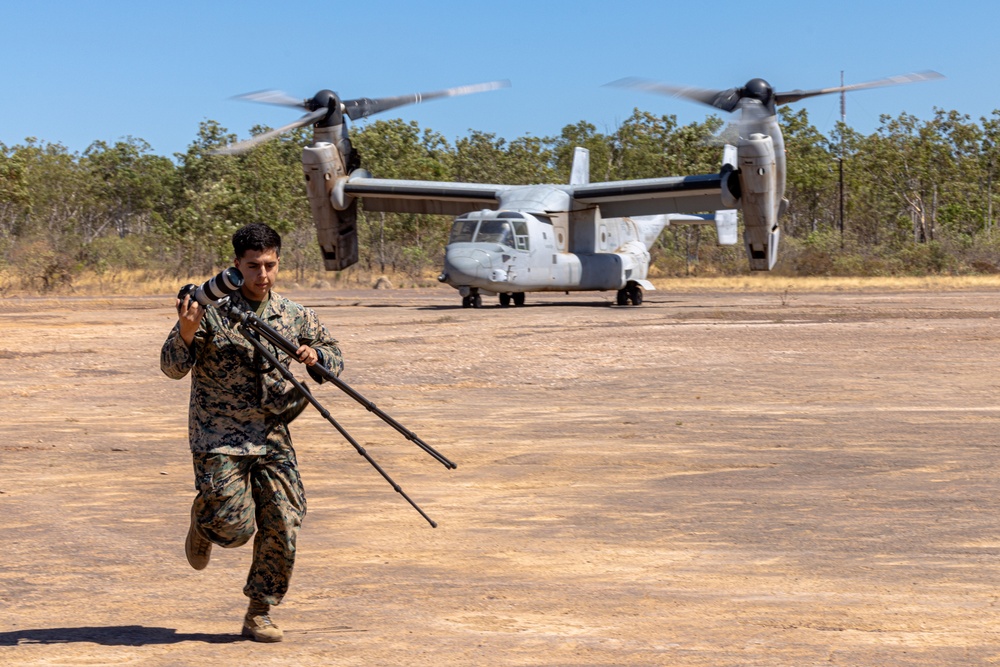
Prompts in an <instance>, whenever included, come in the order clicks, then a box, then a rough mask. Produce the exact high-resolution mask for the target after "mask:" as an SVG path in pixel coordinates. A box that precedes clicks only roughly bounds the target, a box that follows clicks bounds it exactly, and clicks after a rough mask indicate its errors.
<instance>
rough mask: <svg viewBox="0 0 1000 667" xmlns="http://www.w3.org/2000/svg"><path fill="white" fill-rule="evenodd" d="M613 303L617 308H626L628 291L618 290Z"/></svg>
mask: <svg viewBox="0 0 1000 667" xmlns="http://www.w3.org/2000/svg"><path fill="white" fill-rule="evenodd" d="M615 301H616V303H617V304H618V305H619V306H627V305H628V290H623V289H620V290H618V296H617V297H616V299H615Z"/></svg>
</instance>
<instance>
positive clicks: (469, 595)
mask: <svg viewBox="0 0 1000 667" xmlns="http://www.w3.org/2000/svg"><path fill="white" fill-rule="evenodd" d="M289 296H292V297H293V298H296V299H297V300H299V301H301V302H303V303H305V304H307V305H309V306H312V307H313V308H315V309H316V310H317V312H318V313H319V314H320V317H321V318H322V319H323V320H324V321H325V322H326V323H327V324H328V325H329V326H330V328H331V330H332V331H334V333H335V335H336V336H337V337H338V338H339V340H340V342H341V346H342V348H343V350H344V355H345V358H346V360H347V369H346V371H345V374H344V376H343V379H344V380H345V381H346V382H348V383H349V384H350V385H351V386H352V387H354V388H355V389H357V390H358V391H360V392H361V393H362V394H364V395H365V396H367V397H368V398H369V399H371V400H372V401H374V402H375V403H377V404H378V405H379V407H380V408H382V409H383V410H385V411H386V412H387V413H388V414H390V415H391V416H392V417H394V418H395V419H397V420H398V421H399V422H401V423H402V424H403V425H405V426H406V427H407V428H409V429H411V430H412V431H414V432H415V433H416V434H417V435H419V436H420V437H421V438H423V440H425V441H426V442H427V443H428V444H430V445H431V446H433V447H434V448H435V449H437V450H438V451H440V452H441V453H442V454H444V455H445V456H447V457H448V458H450V459H452V460H454V461H455V462H456V463H457V464H458V469H457V470H453V471H450V470H446V469H445V467H444V466H442V465H441V464H440V463H438V462H436V461H435V460H433V459H432V458H431V457H430V456H428V455H427V454H426V453H424V452H423V451H421V450H420V449H418V448H417V447H416V446H415V445H414V444H413V443H410V442H408V441H406V440H405V439H404V438H402V437H401V436H400V435H399V434H398V433H396V431H394V430H392V429H391V428H389V427H388V426H386V425H385V424H384V423H383V422H382V421H380V420H379V419H378V418H377V417H375V416H373V415H371V414H369V413H368V412H366V411H365V410H364V408H362V407H361V406H360V405H358V404H357V403H355V402H354V401H352V400H351V399H350V398H348V397H347V396H346V395H345V394H344V393H342V392H340V391H338V390H337V389H335V388H332V387H329V386H324V387H321V388H319V389H316V390H315V391H316V394H317V396H318V397H319V398H320V400H321V401H323V403H324V405H326V407H328V408H329V409H330V410H331V411H332V412H333V414H334V415H335V416H336V418H337V419H338V420H339V421H340V422H341V423H342V424H343V425H344V426H345V427H346V428H347V429H348V430H349V431H350V432H351V433H352V435H354V437H355V438H357V440H358V441H360V442H361V443H362V445H364V446H365V447H367V448H368V451H369V453H370V454H371V455H372V456H373V457H374V459H375V460H376V461H377V462H378V463H379V464H380V465H381V466H382V467H383V468H385V470H386V471H387V472H388V473H389V475H391V476H392V478H393V479H394V480H395V481H396V482H397V483H398V484H400V486H401V487H402V488H403V490H404V491H405V492H406V493H407V494H408V495H409V496H411V497H412V498H413V500H414V501H415V502H416V503H417V504H418V505H420V506H421V507H422V508H423V509H424V511H426V512H427V514H428V515H430V516H431V517H432V518H433V519H434V520H435V521H437V522H438V523H439V524H440V525H439V527H438V528H436V529H434V528H431V527H430V526H429V525H428V524H427V523H426V522H425V521H424V520H423V519H422V518H421V517H420V516H419V515H418V514H417V513H416V512H415V511H414V510H413V509H412V508H411V507H410V506H409V505H408V504H407V503H406V502H405V500H404V499H403V498H402V497H401V496H399V495H398V494H396V493H394V492H393V490H392V487H391V486H389V484H387V483H386V482H385V481H384V480H383V479H382V478H381V477H380V476H379V475H378V473H377V472H376V471H375V470H374V469H373V468H372V467H371V466H370V465H369V464H368V463H367V462H366V461H365V460H364V459H363V458H361V457H360V456H358V454H357V453H356V452H355V451H354V449H353V448H351V447H350V445H349V444H348V443H347V442H345V441H344V440H343V439H342V438H341V437H340V436H339V434H338V433H337V432H336V431H335V430H334V429H333V427H332V426H331V425H330V424H328V423H327V422H326V421H324V420H323V419H322V418H321V417H320V415H319V414H318V413H317V412H316V411H315V410H312V409H309V410H308V411H307V412H306V413H304V414H303V416H302V417H300V418H299V419H298V420H297V421H296V422H295V423H294V424H293V426H292V432H293V437H294V440H295V443H296V449H297V451H298V453H299V461H300V465H301V468H302V471H303V477H304V480H305V484H306V491H307V494H308V497H309V514H308V516H307V517H306V521H305V524H304V526H303V530H302V533H301V534H300V538H299V556H298V561H297V564H296V572H295V577H294V579H293V581H292V588H291V591H290V592H289V595H288V597H287V598H286V599H285V602H284V603H283V604H282V605H281V606H280V607H277V608H276V609H275V611H274V614H273V617H274V619H275V621H276V622H277V623H278V625H279V626H281V627H282V628H283V629H284V630H285V637H286V638H285V642H284V643H282V644H276V645H263V644H255V643H253V642H248V641H245V640H242V639H241V638H240V637H239V634H238V633H239V629H240V621H241V617H242V614H243V611H244V608H245V604H246V599H245V598H244V597H243V595H242V585H243V580H244V577H245V575H246V570H247V567H248V565H249V556H250V551H249V548H248V547H244V548H241V549H234V550H223V549H219V548H216V550H215V551H214V553H213V558H212V562H211V564H210V565H209V567H208V568H207V569H206V570H204V571H201V572H196V571H194V570H192V569H191V568H190V567H189V566H188V565H187V562H186V561H185V559H184V554H183V542H184V535H185V533H186V531H187V524H188V513H189V507H190V501H191V498H192V497H193V480H192V473H191V461H190V455H189V454H188V451H187V428H186V424H187V422H186V419H187V417H186V413H187V396H188V389H189V383H188V381H187V380H186V379H185V380H182V381H173V380H169V379H167V378H166V377H165V376H164V375H162V374H161V373H160V370H159V367H158V354H159V349H160V345H161V343H162V341H163V338H164V337H165V335H166V333H167V331H168V330H169V328H170V326H171V325H172V322H173V321H174V317H175V316H174V312H173V309H172V299H171V297H169V296H163V297H136V298H129V297H121V298H61V299H44V298H39V299H30V298H23V299H8V300H6V301H4V302H2V303H0V396H3V416H2V424H3V430H2V433H3V437H2V439H0V517H2V518H0V530H2V535H3V542H2V549H3V553H2V556H0V664H4V665H128V664H135V665H140V664H141V665H154V666H158V665H193V664H205V665H246V664H261V665H270V664H274V665H305V666H309V665H411V666H423V665H428V666H429V665H434V666H440V665H712V666H717V665H796V666H801V665H818V664H824V665H827V664H831V665H959V664H961V665H977V664H994V663H996V662H1000V633H998V630H1000V607H998V584H1000V519H998V517H1000V497H998V494H997V478H998V477H1000V452H998V446H997V441H998V433H997V431H998V425H1000V386H998V385H1000V332H998V330H997V320H996V319H995V318H996V317H997V316H998V311H1000V304H998V299H997V295H996V294H995V293H993V292H989V291H985V290H984V291H942V292H929V291H924V292H906V293H902V292H886V291H866V292H828V293H796V292H794V291H792V292H786V293H783V294H780V295H779V294H773V293H772V294H747V293H722V292H716V293H711V292H704V293H684V294H670V293H666V292H651V293H648V294H647V298H646V302H645V303H644V304H643V305H642V306H641V307H639V308H632V307H617V306H613V305H612V302H613V296H614V295H613V294H592V295H582V296H581V295H576V296H566V295H562V294H556V295H528V305H527V306H526V307H524V308H510V309H500V308H496V307H489V308H483V309H480V310H463V309H461V308H460V307H458V306H459V302H458V299H457V297H456V295H455V293H454V291H452V290H447V289H441V290H435V289H430V290H420V291H417V290H413V291H408V290H389V291H374V290H365V291H353V292H338V291H302V292H291V293H289ZM296 370H297V372H298V374H299V375H300V376H302V377H304V375H305V374H304V373H302V372H301V370H302V368H301V367H297V368H296Z"/></svg>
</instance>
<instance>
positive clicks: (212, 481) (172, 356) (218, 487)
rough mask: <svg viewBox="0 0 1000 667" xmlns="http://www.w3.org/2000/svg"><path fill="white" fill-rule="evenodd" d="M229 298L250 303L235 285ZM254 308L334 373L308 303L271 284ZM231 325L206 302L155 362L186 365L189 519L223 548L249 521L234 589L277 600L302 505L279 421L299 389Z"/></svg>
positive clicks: (332, 345)
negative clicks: (192, 493) (242, 578)
mask: <svg viewBox="0 0 1000 667" xmlns="http://www.w3.org/2000/svg"><path fill="white" fill-rule="evenodd" d="M230 298H232V299H233V300H234V301H235V303H237V304H238V305H240V306H242V307H243V308H245V309H250V306H249V304H248V303H247V302H246V300H245V299H243V297H242V295H241V294H239V293H237V294H234V295H232V296H231V297H230ZM259 317H260V319H261V320H262V321H264V322H266V323H267V324H268V325H269V326H271V327H272V328H274V329H275V330H276V331H277V332H278V333H280V334H281V335H282V336H284V337H285V338H287V339H289V340H290V341H292V342H297V343H298V344H300V345H308V346H310V347H312V348H314V349H316V351H317V352H318V353H319V362H320V363H321V364H323V365H324V366H326V367H327V368H329V369H330V370H331V371H333V372H334V373H336V374H338V375H339V374H340V371H341V370H342V369H343V359H342V357H341V354H340V349H339V347H338V346H337V341H336V340H335V339H334V338H333V337H332V336H331V335H330V332H329V331H327V329H326V327H325V326H323V325H322V324H321V323H320V321H319V318H318V317H317V316H316V313H315V312H313V311H312V310H310V309H309V308H304V307H303V306H300V305H299V304H297V303H295V302H294V301H290V300H288V299H286V298H284V297H281V296H279V295H277V294H274V293H271V295H270V300H269V301H268V303H267V305H266V307H265V309H264V311H263V313H262V314H261V315H260V316H259ZM238 325H239V322H238V321H231V320H229V319H227V318H225V317H224V316H223V314H222V313H221V312H219V310H218V309H217V308H209V309H208V311H207V312H206V313H205V316H204V317H203V318H202V320H201V324H200V325H199V327H198V332H197V333H196V334H195V337H194V342H193V343H192V345H191V347H190V348H189V347H188V346H187V345H186V344H185V343H184V340H183V339H182V338H181V337H180V326H179V325H178V324H175V325H174V328H173V330H172V331H171V332H170V334H169V335H168V336H167V340H166V341H165V342H164V343H163V349H162V350H161V351H160V368H161V369H162V370H163V372H164V373H165V374H166V375H167V376H169V377H171V378H174V379H180V378H183V377H184V376H185V375H187V374H188V372H189V371H191V370H192V369H194V370H193V373H192V378H191V403H190V411H189V417H188V420H189V421H188V434H189V438H190V444H191V451H192V454H193V458H194V472H195V489H196V490H197V492H198V495H197V497H196V498H195V501H194V513H195V516H196V517H197V521H198V525H199V527H200V528H201V530H202V532H203V533H204V535H205V536H206V537H207V538H208V539H210V540H211V541H212V542H214V543H215V544H218V545H220V546H222V547H227V548H229V547H238V546H240V545H242V544H245V543H246V542H247V541H248V540H249V539H250V536H251V535H253V534H254V524H255V523H256V526H257V528H258V530H257V536H256V538H255V539H254V557H253V564H252V565H251V567H250V573H249V575H248V577H247V584H246V587H244V589H243V592H244V594H245V595H246V596H247V597H249V598H251V599H252V600H258V601H261V602H265V603H267V604H278V603H279V602H280V601H281V598H282V597H283V596H284V594H285V592H286V591H287V590H288V581H289V579H290V577H291V574H292V566H293V564H294V561H295V538H296V535H297V534H298V529H299V526H300V525H301V523H302V518H303V517H304V516H305V513H306V498H305V493H304V492H303V489H302V480H301V478H300V477H299V472H298V467H297V464H296V460H295V450H294V449H293V448H292V441H291V437H290V435H289V433H288V425H287V421H289V420H290V417H291V418H293V417H294V415H295V414H297V412H296V408H301V401H302V398H301V395H300V394H299V392H298V390H297V389H295V386H294V385H292V384H291V383H290V382H288V381H286V380H285V379H284V378H283V377H281V374H280V373H279V372H278V371H277V369H274V368H268V367H267V362H266V361H265V360H263V359H262V358H261V357H260V354H259V353H257V352H256V351H255V350H254V349H253V347H252V346H251V344H250V343H249V341H247V340H246V339H245V338H244V337H243V334H241V333H240V332H239V330H238V328H237V327H238ZM265 345H268V346H269V348H270V349H271V351H272V352H277V351H276V350H274V348H273V347H271V346H270V345H269V344H268V343H266V342H265ZM276 356H277V357H278V358H279V359H280V360H281V361H282V363H283V364H284V365H285V366H286V367H287V366H288V365H289V364H290V362H291V359H290V358H289V357H288V356H287V355H285V354H284V353H283V352H278V353H277V354H276ZM309 371H310V375H311V376H312V377H313V379H315V380H316V381H317V382H322V378H321V377H320V376H319V375H317V374H315V373H314V372H313V371H312V369H309Z"/></svg>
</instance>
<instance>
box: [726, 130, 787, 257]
mask: <svg viewBox="0 0 1000 667" xmlns="http://www.w3.org/2000/svg"><path fill="white" fill-rule="evenodd" d="M736 150H737V164H738V166H739V178H740V199H741V204H742V208H743V243H744V245H745V247H746V250H747V258H748V259H749V260H750V268H751V269H752V270H754V271H770V270H771V269H772V268H773V267H774V263H775V262H776V261H777V259H778V241H779V239H780V236H781V230H780V228H779V227H778V212H779V198H780V194H779V193H778V169H777V164H776V163H775V156H774V142H773V141H772V140H771V137H770V136H767V135H764V134H751V135H750V138H749V139H743V138H742V137H741V138H740V142H739V145H738V146H737V147H736Z"/></svg>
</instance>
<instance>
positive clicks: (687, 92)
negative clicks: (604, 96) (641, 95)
mask: <svg viewBox="0 0 1000 667" xmlns="http://www.w3.org/2000/svg"><path fill="white" fill-rule="evenodd" d="M605 85H606V86H615V87H616V88H631V89H632V90H644V91H646V92H649V93H657V94H659V95H671V96H673V97H683V98H686V99H689V100H692V101H694V102H701V103H702V104H707V105H708V106H710V107H715V108H716V109H721V110H722V111H735V110H736V106H737V105H738V104H739V101H740V91H739V89H738V88H730V89H728V90H709V89H708V88H697V87H695V86H673V85H670V84H668V83H659V82H657V81H650V80H649V79H640V78H637V77H634V76H630V77H626V78H624V79H618V80H617V81H612V82H611V83H608V84H605Z"/></svg>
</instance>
